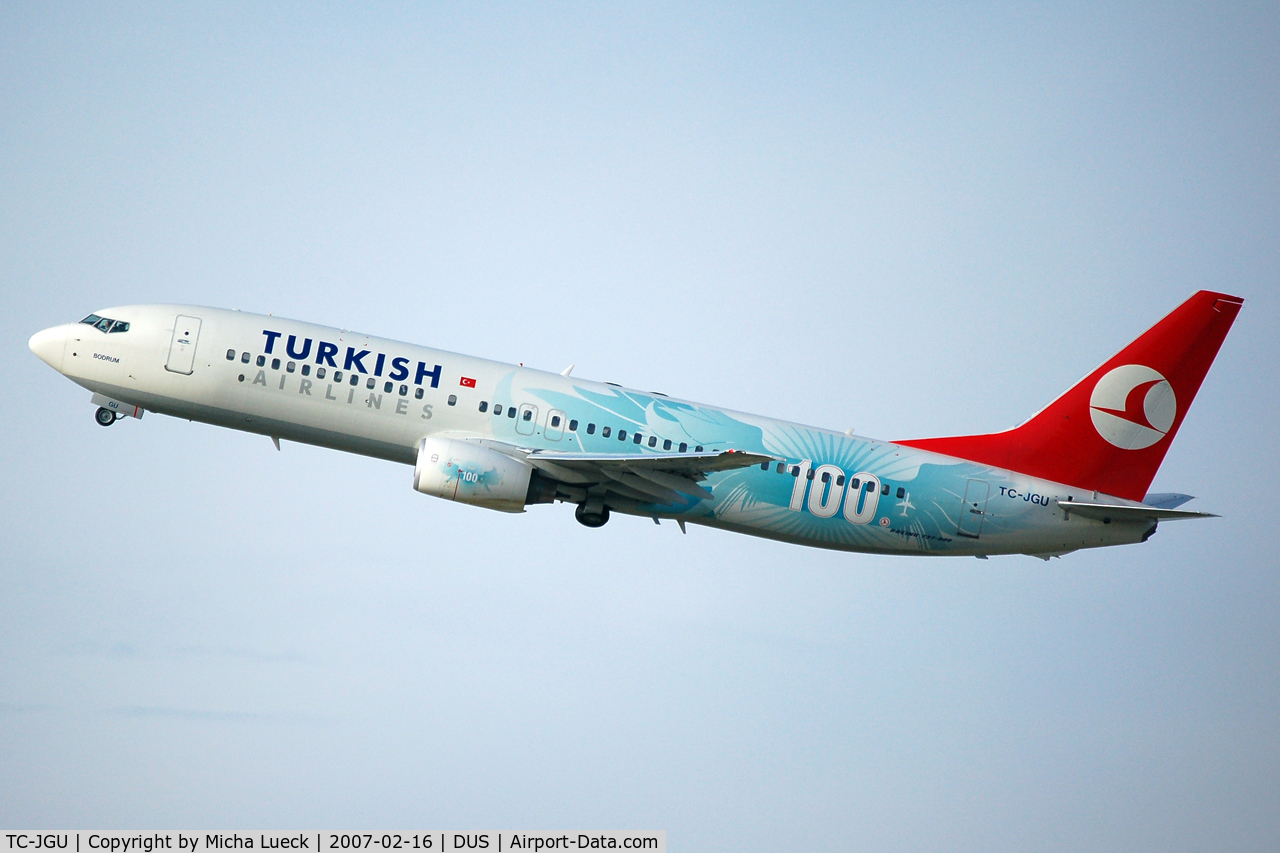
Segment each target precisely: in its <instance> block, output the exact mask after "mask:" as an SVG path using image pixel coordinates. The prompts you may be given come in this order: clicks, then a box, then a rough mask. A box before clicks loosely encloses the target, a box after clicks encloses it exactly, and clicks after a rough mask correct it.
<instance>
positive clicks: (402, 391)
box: [400, 385, 409, 397]
mask: <svg viewBox="0 0 1280 853" xmlns="http://www.w3.org/2000/svg"><path fill="white" fill-rule="evenodd" d="M408 395H409V386H408V385H401V386H400V396H401V397H407V396H408Z"/></svg>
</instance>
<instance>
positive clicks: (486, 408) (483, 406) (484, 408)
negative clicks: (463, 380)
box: [480, 400, 489, 412]
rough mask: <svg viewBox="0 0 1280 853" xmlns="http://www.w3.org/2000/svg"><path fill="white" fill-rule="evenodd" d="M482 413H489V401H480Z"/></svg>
mask: <svg viewBox="0 0 1280 853" xmlns="http://www.w3.org/2000/svg"><path fill="white" fill-rule="evenodd" d="M480 411H482V412H487V411H489V401H488V400H481V401H480Z"/></svg>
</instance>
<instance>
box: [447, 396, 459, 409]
mask: <svg viewBox="0 0 1280 853" xmlns="http://www.w3.org/2000/svg"><path fill="white" fill-rule="evenodd" d="M449 405H450V406H456V405H458V395H457V394H450V395H449Z"/></svg>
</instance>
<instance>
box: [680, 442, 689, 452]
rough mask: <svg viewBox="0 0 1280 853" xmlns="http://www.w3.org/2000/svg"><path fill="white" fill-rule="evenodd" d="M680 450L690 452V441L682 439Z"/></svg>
mask: <svg viewBox="0 0 1280 853" xmlns="http://www.w3.org/2000/svg"><path fill="white" fill-rule="evenodd" d="M680 452H681V453H688V452H689V445H688V443H686V442H683V441H682V442H680Z"/></svg>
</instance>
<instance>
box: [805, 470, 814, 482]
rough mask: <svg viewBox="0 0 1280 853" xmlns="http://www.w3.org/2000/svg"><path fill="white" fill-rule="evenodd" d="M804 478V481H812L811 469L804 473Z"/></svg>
mask: <svg viewBox="0 0 1280 853" xmlns="http://www.w3.org/2000/svg"><path fill="white" fill-rule="evenodd" d="M804 478H805V479H806V480H812V479H813V469H812V468H810V469H809V470H808V471H806V472H805V474H804Z"/></svg>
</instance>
